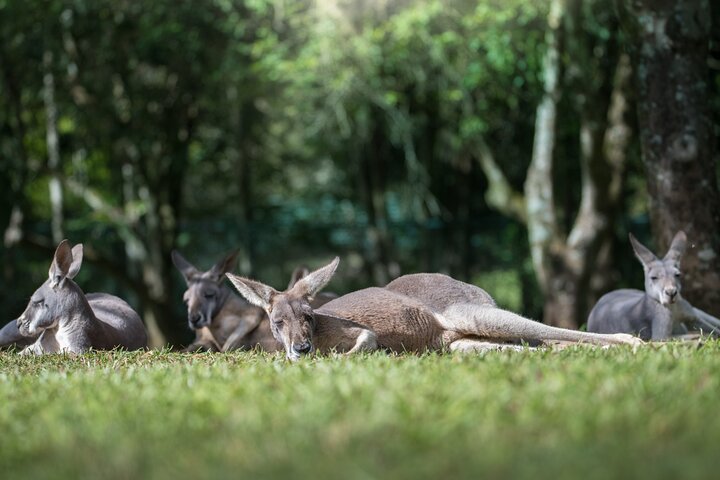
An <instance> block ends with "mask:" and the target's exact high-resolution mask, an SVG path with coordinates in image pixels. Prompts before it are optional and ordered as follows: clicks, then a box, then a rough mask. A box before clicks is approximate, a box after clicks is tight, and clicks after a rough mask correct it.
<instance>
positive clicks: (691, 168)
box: [618, 0, 720, 315]
mask: <svg viewBox="0 0 720 480" xmlns="http://www.w3.org/2000/svg"><path fill="white" fill-rule="evenodd" d="M618 7H619V8H618V10H619V13H620V18H621V21H622V24H623V27H624V28H625V30H626V33H627V35H628V37H629V40H630V46H631V54H632V56H633V61H634V62H633V63H634V64H635V65H637V68H636V69H635V72H636V73H635V83H636V86H637V96H638V102H637V103H638V105H637V108H638V123H639V127H640V141H641V147H642V155H643V161H644V164H645V170H646V176H647V185H648V194H649V197H650V198H649V200H650V221H651V224H652V229H653V236H654V237H655V240H656V242H657V250H658V251H659V252H663V251H664V250H665V249H666V248H667V247H668V246H669V244H670V241H671V239H672V237H673V236H674V235H675V233H676V232H677V231H678V230H685V232H686V233H687V235H688V239H689V243H688V247H689V248H688V251H687V252H686V253H685V256H684V258H683V271H684V283H683V286H684V290H683V294H684V296H685V297H686V298H687V299H688V300H689V301H690V302H691V303H693V304H694V305H696V306H698V307H699V308H701V309H703V310H706V311H708V312H710V313H712V314H713V315H720V257H719V256H718V255H720V228H718V227H720V196H719V195H718V184H717V175H716V171H715V158H714V156H713V155H714V146H715V143H714V142H715V138H714V135H713V131H712V128H713V127H712V121H711V120H712V119H711V112H710V111H709V109H708V106H709V104H710V102H709V87H708V84H707V80H708V78H709V76H708V69H707V56H708V43H709V38H710V37H709V35H710V24H711V12H710V3H709V2H708V1H707V0H688V1H686V2H681V3H678V2H674V1H671V0H632V1H630V0H621V1H619V4H618Z"/></svg>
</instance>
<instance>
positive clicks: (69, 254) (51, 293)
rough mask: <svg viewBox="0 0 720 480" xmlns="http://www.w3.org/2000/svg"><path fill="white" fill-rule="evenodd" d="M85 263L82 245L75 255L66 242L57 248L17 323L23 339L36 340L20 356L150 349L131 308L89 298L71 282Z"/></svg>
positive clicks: (96, 295)
mask: <svg viewBox="0 0 720 480" xmlns="http://www.w3.org/2000/svg"><path fill="white" fill-rule="evenodd" d="M82 258H83V247H82V244H78V245H75V246H74V247H73V248H72V250H71V249H70V244H69V243H68V241H67V240H63V241H62V242H60V245H58V247H57V249H56V250H55V256H54V258H53V261H52V264H51V265H50V271H49V275H48V277H49V278H48V279H47V280H46V281H45V283H43V284H42V285H41V286H40V288H38V289H37V290H36V291H35V293H33V294H32V297H30V302H29V303H28V306H27V307H26V308H25V311H24V312H23V314H22V315H20V318H18V319H17V327H18V331H19V333H20V334H21V335H23V336H26V337H33V338H36V340H35V342H34V343H32V344H31V345H30V346H28V347H26V348H25V349H24V350H23V351H22V352H20V353H23V354H36V355H39V354H42V353H60V352H72V353H82V352H86V351H87V350H89V349H91V348H93V349H97V350H111V349H113V348H126V349H128V350H137V349H140V348H144V347H146V346H147V334H146V332H145V326H144V325H143V323H142V321H141V320H140V317H139V316H138V314H137V313H135V311H134V310H133V309H132V308H131V307H130V305H128V304H127V303H126V302H125V301H124V300H121V299H119V298H118V297H115V296H113V295H110V294H107V293H89V294H87V295H85V294H84V293H83V292H82V290H81V289H80V287H78V286H77V284H76V283H75V282H73V280H72V279H73V278H74V277H75V275H77V273H78V271H79V270H80V266H81V264H82ZM3 330H5V329H3Z"/></svg>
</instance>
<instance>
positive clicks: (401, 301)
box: [227, 257, 642, 360]
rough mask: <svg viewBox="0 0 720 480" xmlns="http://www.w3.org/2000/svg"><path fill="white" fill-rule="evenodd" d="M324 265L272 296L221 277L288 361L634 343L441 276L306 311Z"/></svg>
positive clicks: (412, 278) (410, 278) (322, 280)
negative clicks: (532, 316) (528, 314)
mask: <svg viewBox="0 0 720 480" xmlns="http://www.w3.org/2000/svg"><path fill="white" fill-rule="evenodd" d="M338 263H339V259H338V258H337V257H336V258H335V260H333V261H332V262H331V263H330V264H328V265H326V266H325V267H323V268H320V269H318V270H316V271H314V272H313V273H311V274H309V275H307V276H306V277H304V278H303V279H302V280H300V281H298V282H297V283H296V284H295V285H294V286H293V287H291V288H290V289H288V290H286V291H284V292H278V291H277V290H275V289H273V288H272V287H270V286H268V285H265V284H263V283H260V282H257V281H254V280H250V279H247V278H242V277H239V276H237V275H233V274H230V273H228V274H227V276H228V278H230V280H231V281H232V283H233V285H234V286H235V287H236V288H237V289H238V291H239V292H240V293H241V294H242V295H243V296H244V297H245V298H246V299H247V300H248V301H249V302H250V303H252V304H254V305H257V306H259V307H262V308H263V309H264V310H265V311H266V312H267V314H268V317H269V318H270V326H271V329H272V333H273V335H274V336H275V338H276V339H277V340H278V341H279V342H282V344H283V346H284V347H285V353H286V355H287V357H288V359H290V360H297V359H299V358H300V356H301V355H304V354H309V353H312V352H313V351H314V350H317V351H319V352H321V353H328V352H332V351H337V352H347V353H354V352H357V351H363V350H375V349H377V348H382V349H387V350H390V351H393V352H403V351H410V352H424V351H440V350H445V349H447V350H450V351H456V350H461V351H483V350H488V349H501V348H512V349H518V348H522V347H520V346H518V345H507V344H505V343H503V342H507V341H519V340H523V341H553V340H560V341H570V342H587V343H593V344H598V345H610V344H629V345H639V344H641V343H642V341H641V340H640V339H639V338H636V337H633V336H631V335H626V334H614V335H603V334H597V333H587V332H579V331H574V330H566V329H562V328H556V327H551V326H548V325H544V324H542V323H538V322H534V321H532V320H528V319H527V318H524V317H521V316H520V315H517V314H515V313H512V312H508V311H505V310H502V309H500V308H498V307H497V306H496V305H495V302H494V301H493V299H492V297H490V295H488V294H487V292H485V291H484V290H482V289H481V288H478V287H476V286H474V285H469V284H467V283H463V282H460V281H458V280H455V279H453V278H450V277H448V276H446V275H441V274H428V273H420V274H414V275H405V276H402V277H400V278H398V279H396V280H394V281H392V282H390V283H389V284H388V285H387V286H386V287H384V288H378V287H371V288H366V289H364V290H359V291H356V292H352V293H349V294H347V295H343V296H341V297H339V298H336V299H335V300H332V301H330V302H328V303H327V304H325V305H323V306H322V307H321V308H320V309H317V310H315V309H313V308H312V306H311V305H310V303H309V301H308V299H309V298H311V297H313V296H314V295H315V294H317V293H318V292H319V291H320V290H321V289H322V288H323V287H324V286H325V285H326V284H327V283H328V282H329V281H330V279H331V278H332V276H333V274H334V273H335V270H336V268H337V266H338Z"/></svg>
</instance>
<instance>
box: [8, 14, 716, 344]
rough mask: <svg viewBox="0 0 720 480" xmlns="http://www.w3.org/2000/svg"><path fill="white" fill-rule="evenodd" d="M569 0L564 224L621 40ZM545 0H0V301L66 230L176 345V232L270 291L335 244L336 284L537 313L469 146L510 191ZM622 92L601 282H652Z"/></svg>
mask: <svg viewBox="0 0 720 480" xmlns="http://www.w3.org/2000/svg"><path fill="white" fill-rule="evenodd" d="M570 4H571V5H570V7H569V10H568V11H569V12H570V13H569V14H568V15H567V17H566V18H567V19H568V20H567V22H571V21H577V23H576V24H571V23H567V24H566V26H565V27H564V28H566V30H567V32H568V33H567V37H566V38H565V39H564V40H563V42H564V43H563V50H562V55H561V56H560V62H561V67H562V74H561V79H560V90H561V91H562V92H563V95H562V97H561V98H560V99H559V100H558V114H557V122H556V137H557V140H556V145H557V146H556V148H555V154H554V162H555V168H554V171H553V173H552V175H553V176H552V178H551V179H550V181H551V182H552V184H553V190H554V192H555V195H556V198H555V202H556V204H557V209H558V215H559V219H560V223H561V225H563V226H564V229H565V230H569V229H570V228H571V225H572V222H573V218H574V217H575V215H577V212H578V208H579V204H580V202H581V196H582V186H581V180H580V176H581V167H580V162H579V161H578V158H579V156H581V144H580V128H581V124H582V122H580V121H579V118H580V116H581V114H582V111H581V110H582V108H586V107H582V106H579V105H586V104H591V103H592V102H591V101H594V97H598V99H599V100H600V101H604V102H605V103H607V102H608V101H609V100H607V99H609V96H610V90H612V87H613V85H612V79H613V78H614V72H615V69H616V65H617V64H618V59H619V57H620V56H621V52H622V50H623V48H622V43H623V37H622V35H621V34H620V32H619V28H618V22H617V20H616V19H615V13H614V12H615V10H614V8H613V6H612V4H611V2H608V1H604V0H587V1H583V2H570ZM549 9H550V5H549V4H548V2H539V1H537V2H534V1H521V0H487V1H482V2H475V1H464V0H454V1H451V2H446V1H439V0H437V1H436V0H399V1H389V0H366V1H351V0H347V1H343V0H324V1H321V0H317V1H306V0H301V1H295V0H293V1H273V2H271V1H267V0H245V1H241V0H204V1H201V2H198V1H190V0H180V1H178V0H172V1H170V0H157V1H153V2H138V1H131V0H113V1H109V0H92V1H90V0H46V1H41V2H25V1H20V0H0V27H1V28H0V74H1V75H2V77H1V78H0V102H1V103H2V106H1V108H0V156H1V160H0V162H1V164H0V166H1V170H0V179H1V181H2V184H3V185H4V186H5V188H3V189H2V191H1V192H0V225H2V226H3V228H4V229H5V239H4V240H5V242H4V247H3V250H2V262H3V271H2V278H3V280H2V283H3V285H4V288H2V289H0V315H1V318H5V319H6V320H10V319H12V318H15V317H16V316H18V315H19V314H20V313H21V312H22V310H23V308H24V305H25V302H26V301H27V298H28V297H29V295H30V294H31V293H32V291H33V290H34V288H35V287H36V286H37V285H38V284H39V283H41V282H42V281H43V280H44V278H45V275H47V273H46V272H47V267H48V265H49V263H50V259H51V256H52V251H53V250H54V246H55V245H56V244H57V241H58V240H59V239H60V238H68V239H70V241H71V242H72V243H79V242H82V243H84V245H85V247H86V250H87V252H86V261H85V266H84V268H83V270H82V271H81V274H80V276H79V277H78V279H77V281H78V283H79V284H80V286H81V287H82V288H83V289H84V290H85V291H99V290H105V291H109V292H113V293H116V294H118V295H120V296H122V297H124V298H127V299H128V300H129V301H130V303H131V304H132V305H133V306H135V307H136V308H137V309H138V310H139V311H140V312H141V314H142V315H143V317H144V318H145V319H146V321H147V322H149V323H152V324H153V325H155V327H153V328H154V329H155V330H154V333H155V335H156V339H158V338H161V337H159V336H158V335H162V337H164V338H165V339H167V340H168V341H170V342H172V343H183V342H185V341H187V339H189V338H190V332H189V331H187V327H186V326H185V325H186V322H185V314H184V307H183V304H182V300H181V292H182V290H183V288H184V284H183V283H182V279H181V276H180V275H179V274H178V273H177V272H176V271H174V270H173V267H172V264H171V263H170V251H171V250H172V249H173V248H177V249H179V250H180V251H181V252H182V253H183V255H185V257H187V258H188V259H189V260H191V261H193V262H195V263H196V264H197V265H198V266H199V267H201V268H209V267H210V266H211V265H212V264H213V263H214V262H215V261H217V260H218V259H219V258H220V257H221V256H222V255H223V254H224V253H226V252H227V251H229V250H232V249H240V252H241V255H240V258H241V260H240V264H239V268H238V271H239V272H240V273H242V274H244V275H247V276H252V277H255V278H258V279H260V280H262V281H264V282H266V283H269V284H271V285H273V286H276V287H278V288H280V287H282V286H284V285H285V284H286V283H287V279H288V278H289V275H290V272H291V271H292V269H293V268H294V267H295V266H297V265H299V264H308V265H310V266H311V267H316V266H320V265H321V264H323V262H326V261H328V260H330V259H331V258H332V257H333V256H334V255H340V256H341V259H342V263H341V267H340V269H339V272H338V274H337V278H336V279H335V280H334V281H333V282H332V283H331V289H332V290H334V291H338V292H346V291H349V290H351V289H356V288H362V287H365V286H369V285H376V284H383V283H384V282H387V281H388V280H390V279H392V278H393V277H395V276H397V275H400V274H402V273H409V272H417V271H440V272H445V273H448V274H450V275H453V276H455V277H456V278H459V279H462V280H466V281H470V282H473V283H475V284H477V285H480V286H482V287H483V288H485V289H486V290H488V291H489V292H490V293H491V294H492V295H494V296H495V297H496V298H497V300H498V302H499V303H500V304H501V305H502V306H504V307H507V308H510V309H512V310H515V311H520V312H523V313H525V314H526V315H529V316H532V317H534V318H541V317H542V315H543V304H544V294H543V289H542V288H541V286H540V285H538V280H536V275H535V272H534V271H533V264H532V262H531V260H530V247H529V245H528V231H527V223H526V222H524V221H522V220H521V219H518V218H517V217H516V216H514V215H512V214H508V212H507V211H503V209H502V208H498V207H497V206H496V205H493V204H492V203H493V202H490V201H489V200H488V199H487V198H486V194H487V192H488V186H489V183H488V176H487V174H486V171H484V170H483V168H482V166H481V162H480V157H481V156H482V154H481V153H480V151H481V149H482V148H483V146H490V148H491V149H492V151H493V153H494V157H495V160H496V163H497V165H498V166H499V168H500V170H501V171H502V173H503V176H504V178H505V180H506V181H507V184H508V185H509V187H510V188H512V189H514V190H517V191H522V189H523V185H524V182H525V179H526V175H527V172H528V167H529V165H530V162H531V159H532V156H533V148H534V147H533V146H534V135H535V129H536V127H535V120H536V109H537V107H538V104H539V103H540V102H541V101H542V99H543V94H544V83H543V68H544V63H543V62H544V58H545V55H546V53H547V50H548V34H547V31H548V15H549V14H550V11H549ZM572 9H576V10H577V11H576V12H574V11H572ZM573 15H574V16H573ZM581 48H585V50H583V51H582V52H579V50H580V49H581ZM583 72H585V73H587V72H595V74H593V75H589V76H588V75H586V74H583ZM714 72H715V73H717V70H715V71H714ZM714 79H715V83H714V84H713V88H714V92H715V94H716V93H717V91H718V80H717V79H718V77H717V75H715V77H714ZM593 82H595V83H596V84H594V83H593ZM603 82H605V83H604V84H602V83H603ZM601 84H602V85H601ZM593 96H594V97H593ZM580 97H582V99H579V98H580ZM601 97H602V98H601ZM626 99H627V102H628V103H629V104H631V105H632V102H633V101H634V100H633V94H632V91H628V92H626ZM709 101H712V102H715V103H714V104H715V105H717V103H718V96H717V95H714V96H713V97H712V98H711V99H710V100H709ZM583 102H584V103H583ZM717 110H718V109H715V111H717ZM632 111H633V110H632V109H628V112H630V113H628V114H627V115H626V118H625V119H624V121H625V122H626V123H627V124H628V125H629V128H630V130H631V131H632V132H633V135H632V136H631V138H630V139H629V140H628V141H627V142H626V145H625V147H624V150H623V151H624V153H625V156H626V159H625V163H624V165H625V168H624V170H623V173H622V175H623V180H624V181H623V183H622V191H621V195H620V200H619V208H618V214H617V217H616V219H615V221H614V222H613V224H612V228H611V233H612V238H611V241H612V243H613V244H614V245H616V246H617V248H615V250H614V251H615V254H614V255H615V256H614V257H613V259H614V260H613V262H612V266H611V267H612V268H611V271H610V273H609V277H608V278H609V279H611V280H612V282H611V283H612V285H611V286H613V287H616V286H618V285H626V286H634V287H640V286H641V285H642V271H641V269H640V266H639V265H638V264H636V262H635V261H634V260H633V259H632V256H631V252H630V248H629V246H628V244H627V242H626V238H627V237H626V234H627V232H628V231H629V230H632V231H633V232H634V233H636V234H637V235H638V236H639V237H640V238H641V239H643V240H649V228H648V220H647V208H648V207H647V195H646V191H645V181H644V178H643V169H642V164H641V162H640V153H639V142H638V140H637V136H636V133H635V132H637V128H636V126H635V122H636V120H635V117H634V115H633V114H632ZM716 120H717V119H716ZM53 132H54V134H55V137H56V138H57V141H56V142H53ZM479 139H481V140H482V142H479ZM53 156H55V157H56V158H57V161H55V162H53V161H52V158H53ZM53 182H55V185H56V186H57V187H55V188H56V191H57V192H59V195H60V197H58V196H57V195H58V194H57V193H56V194H51V191H52V188H53V187H52V184H53ZM53 195H55V196H53ZM58 198H59V200H58ZM577 323H581V322H577ZM158 341H161V340H158Z"/></svg>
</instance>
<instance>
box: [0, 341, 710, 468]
mask: <svg viewBox="0 0 720 480" xmlns="http://www.w3.org/2000/svg"><path fill="white" fill-rule="evenodd" d="M718 371H720V343H718V342H710V343H707V344H705V345H703V346H700V347H699V348H698V347H696V346H695V344H668V345H661V346H647V347H644V348H641V349H639V350H638V351H637V352H636V353H632V351H631V350H629V349H626V348H613V349H610V350H600V349H590V348H587V347H577V348H569V349H566V350H563V351H560V352H557V351H555V352H551V351H536V352H521V353H512V352H504V353H491V354H487V355H485V356H483V357H478V356H450V355H424V356H412V355H408V356H388V355H385V354H382V353H377V354H372V355H363V356H358V357H354V358H346V357H328V358H316V359H310V360H305V361H301V362H299V363H297V364H289V363H287V362H286V361H285V360H284V359H283V358H282V357H281V356H266V355H261V354H255V353H232V354H177V353H168V352H145V353H93V354H88V355H85V356H80V357H75V358H71V357H66V356H48V357H44V358H28V357H20V356H18V355H16V354H11V353H0V402H1V404H2V406H3V408H2V409H0V430H1V431H2V432H3V435H2V436H0V471H2V472H4V474H5V475H4V476H5V478H17V477H37V478H41V477H42V478H47V477H68V478H137V477H140V476H143V477H154V478H177V477H180V478H190V477H198V476H202V477H229V476H233V477H236V476H238V475H240V474H243V475H244V476H247V477H248V478H275V477H281V476H283V477H287V476H293V477H298V476H299V477H302V478H305V477H315V478H351V479H364V478H378V477H384V478H401V479H403V478H408V479H409V478H446V477H447V478H478V477H479V476H483V477H495V478H497V477H505V476H511V475H512V476H516V477H525V478H530V477H532V478H536V477H542V478H577V477H578V476H580V475H582V477H583V478H598V479H600V478H613V477H619V476H623V477H638V476H641V477H645V476H647V477H654V478H678V477H682V478H691V477H708V476H711V475H712V474H713V472H714V468H715V463H716V460H715V459H716V456H717V452H716V448H715V447H714V445H717V442H718V441H719V440H720V420H719V419H718V418H717V416H716V415H712V414H709V412H711V410H712V408H713V407H714V405H715V403H716V402H717V399H718V398H719V396H720V376H718V375H717V372H718ZM6 475H7V476H6Z"/></svg>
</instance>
